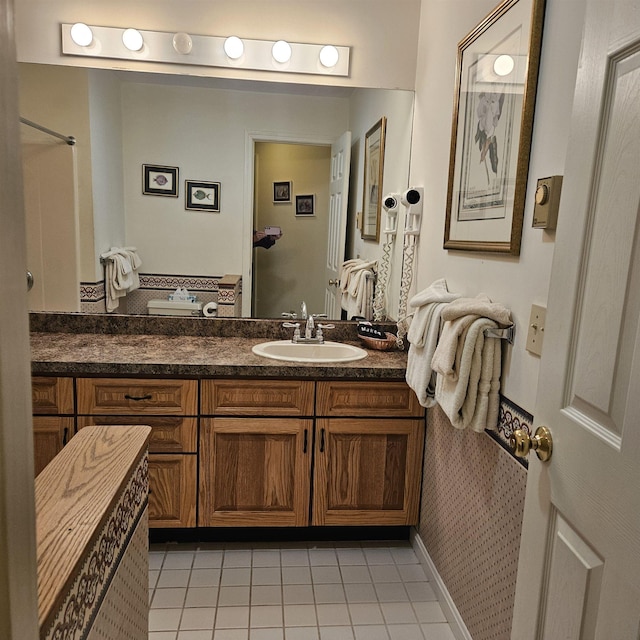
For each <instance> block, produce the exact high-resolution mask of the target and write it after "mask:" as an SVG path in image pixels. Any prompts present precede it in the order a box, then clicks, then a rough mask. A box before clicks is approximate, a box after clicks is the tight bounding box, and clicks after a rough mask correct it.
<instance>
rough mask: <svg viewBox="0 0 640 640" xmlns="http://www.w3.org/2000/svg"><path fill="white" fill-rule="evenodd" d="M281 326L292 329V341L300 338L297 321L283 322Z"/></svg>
mask: <svg viewBox="0 0 640 640" xmlns="http://www.w3.org/2000/svg"><path fill="white" fill-rule="evenodd" d="M282 326H283V327H285V328H286V329H293V338H292V339H291V340H292V342H295V341H296V340H299V339H300V323H299V322H283V323H282Z"/></svg>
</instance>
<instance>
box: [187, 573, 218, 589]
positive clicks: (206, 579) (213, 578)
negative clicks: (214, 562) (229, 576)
mask: <svg viewBox="0 0 640 640" xmlns="http://www.w3.org/2000/svg"><path fill="white" fill-rule="evenodd" d="M219 584H220V569H193V570H192V571H191V578H190V579H189V586H190V587H217V586H218V585H219Z"/></svg>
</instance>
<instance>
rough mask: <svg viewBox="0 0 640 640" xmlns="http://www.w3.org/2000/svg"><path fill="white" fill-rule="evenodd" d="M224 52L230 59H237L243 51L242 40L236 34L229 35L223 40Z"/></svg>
mask: <svg viewBox="0 0 640 640" xmlns="http://www.w3.org/2000/svg"><path fill="white" fill-rule="evenodd" d="M224 52H225V53H226V54H227V56H228V57H229V58H231V59H232V60H237V59H238V58H240V57H241V56H242V54H243V53H244V42H242V40H240V38H238V36H229V37H228V38H227V39H226V40H225V41H224Z"/></svg>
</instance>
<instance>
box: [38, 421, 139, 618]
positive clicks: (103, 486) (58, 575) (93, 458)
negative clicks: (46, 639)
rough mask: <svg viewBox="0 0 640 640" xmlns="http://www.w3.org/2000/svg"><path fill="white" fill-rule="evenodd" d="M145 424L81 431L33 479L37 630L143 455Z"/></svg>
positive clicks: (74, 573)
mask: <svg viewBox="0 0 640 640" xmlns="http://www.w3.org/2000/svg"><path fill="white" fill-rule="evenodd" d="M150 433H151V429H150V427H147V426H100V427H86V428H84V429H81V430H80V431H79V433H77V434H76V435H75V436H74V437H73V438H72V439H71V440H70V441H69V444H67V446H66V447H64V449H63V450H62V451H61V452H60V453H59V454H58V455H57V456H56V457H55V458H54V459H53V460H52V461H51V463H50V464H49V465H47V467H45V469H44V470H43V471H42V473H40V474H39V475H38V477H37V478H36V480H35V507H36V543H37V558H38V603H39V622H40V628H41V629H42V627H43V625H44V624H45V623H46V622H47V621H48V620H49V619H50V617H51V616H52V615H55V610H56V607H58V606H59V605H60V603H61V602H62V599H63V598H64V597H65V594H66V592H67V591H68V590H69V588H70V585H71V584H72V583H73V580H74V579H75V577H76V576H77V574H78V572H79V571H80V568H81V567H82V564H83V562H84V560H85V558H86V557H87V554H88V553H89V551H90V550H91V548H92V546H93V545H94V543H95V541H96V540H97V537H98V535H99V534H100V531H101V529H102V528H103V526H104V525H105V523H106V521H107V519H108V517H109V514H110V512H111V511H112V509H113V507H114V506H115V504H116V503H117V501H118V498H119V496H120V494H121V492H122V490H123V488H124V487H125V486H126V484H127V482H128V481H129V479H130V477H131V474H132V473H133V471H134V470H135V469H136V467H137V465H138V463H139V462H140V460H141V459H142V457H143V456H144V455H145V453H146V450H147V443H148V440H149V435H150Z"/></svg>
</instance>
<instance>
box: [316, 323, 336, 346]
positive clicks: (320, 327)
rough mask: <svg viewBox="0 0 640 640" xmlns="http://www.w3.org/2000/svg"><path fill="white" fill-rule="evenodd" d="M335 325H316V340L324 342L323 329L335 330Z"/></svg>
mask: <svg viewBox="0 0 640 640" xmlns="http://www.w3.org/2000/svg"><path fill="white" fill-rule="evenodd" d="M335 328H336V325H335V324H320V323H319V322H318V324H317V325H316V338H317V339H318V341H319V342H324V334H323V333H322V330H323V329H335Z"/></svg>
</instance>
